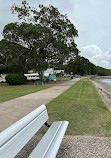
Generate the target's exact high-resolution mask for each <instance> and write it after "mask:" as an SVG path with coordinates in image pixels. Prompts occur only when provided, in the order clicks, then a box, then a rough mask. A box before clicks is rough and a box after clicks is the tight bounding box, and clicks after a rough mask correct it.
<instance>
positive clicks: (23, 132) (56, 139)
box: [0, 105, 68, 158]
mask: <svg viewBox="0 0 111 158" xmlns="http://www.w3.org/2000/svg"><path fill="white" fill-rule="evenodd" d="M47 120H48V113H47V110H46V107H45V105H41V106H40V107H38V108H37V109H36V110H34V111H33V112H31V113H30V114H28V115H27V116H25V117H24V118H22V119H21V120H19V121H18V122H16V123H15V124H13V125H12V126H10V127H9V128H7V129H6V130H4V131H3V132H1V133H0V158H14V157H15V156H16V155H17V153H18V152H19V151H20V150H21V149H22V148H23V147H24V146H25V144H26V143H27V142H28V141H29V140H30V139H31V138H32V137H33V135H34V134H35V133H36V132H37V131H38V130H39V129H40V128H41V127H42V125H43V124H44V123H45V124H46V125H47V126H49V125H48V124H47V122H46V121H47ZM67 126H68V122H67V121H57V122H54V123H53V124H52V125H51V126H50V128H49V129H48V131H47V132H46V133H45V135H44V136H43V138H42V139H41V140H40V142H39V143H38V145H37V146H36V147H35V149H34V150H33V151H32V153H31V154H30V156H29V158H55V157H56V154H57V151H58V149H59V147H60V144H61V141H62V138H63V136H64V134H65V131H66V129H67Z"/></svg>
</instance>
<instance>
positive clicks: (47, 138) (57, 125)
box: [29, 121, 68, 158]
mask: <svg viewBox="0 0 111 158" xmlns="http://www.w3.org/2000/svg"><path fill="white" fill-rule="evenodd" d="M67 126H68V122H67V121H58V122H54V123H53V124H52V125H51V127H50V128H49V130H48V131H47V133H46V134H45V135H44V137H43V138H42V139H41V141H40V142H39V143H38V145H37V147H36V148H35V149H34V150H33V152H32V153H31V155H30V156H29V158H55V157H56V154H57V151H58V149H59V147H60V144H61V141H62V138H63V136H64V134H65V131H66V129H67Z"/></svg>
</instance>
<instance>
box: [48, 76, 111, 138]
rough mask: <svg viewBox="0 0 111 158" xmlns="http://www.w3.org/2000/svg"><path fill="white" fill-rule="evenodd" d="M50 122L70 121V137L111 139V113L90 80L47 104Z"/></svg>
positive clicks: (78, 84)
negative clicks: (105, 137)
mask: <svg viewBox="0 0 111 158" xmlns="http://www.w3.org/2000/svg"><path fill="white" fill-rule="evenodd" d="M47 109H48V113H49V118H50V120H49V122H53V121H58V120H67V121H69V126H68V129H67V133H66V134H69V135H94V136H108V137H111V113H110V112H109V110H108V108H107V107H106V105H105V104H104V103H103V102H102V100H101V98H100V96H99V94H98V92H97V90H96V88H95V87H94V85H93V84H92V83H91V81H90V80H89V79H88V78H84V79H81V80H80V81H79V82H77V83H76V84H75V85H73V86H72V87H71V88H69V89H68V90H67V91H65V92H64V93H63V94H61V95H60V96H59V97H57V98H56V99H54V100H53V101H51V102H50V103H49V104H47Z"/></svg>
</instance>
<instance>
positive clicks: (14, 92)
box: [0, 85, 51, 102]
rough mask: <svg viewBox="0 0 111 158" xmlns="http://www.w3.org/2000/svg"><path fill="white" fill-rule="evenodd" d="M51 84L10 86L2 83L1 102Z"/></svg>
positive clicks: (0, 86)
mask: <svg viewBox="0 0 111 158" xmlns="http://www.w3.org/2000/svg"><path fill="white" fill-rule="evenodd" d="M49 87H51V86H46V85H45V86H27V85H22V86H9V85H0V102H4V101H7V100H10V99H14V98H17V97H20V96H23V95H27V94H30V93H34V92H37V91H41V90H43V89H46V88H49Z"/></svg>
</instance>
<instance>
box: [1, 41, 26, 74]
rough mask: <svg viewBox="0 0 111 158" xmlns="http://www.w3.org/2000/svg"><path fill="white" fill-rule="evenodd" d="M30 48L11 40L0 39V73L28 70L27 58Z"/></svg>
mask: <svg viewBox="0 0 111 158" xmlns="http://www.w3.org/2000/svg"><path fill="white" fill-rule="evenodd" d="M27 55H28V50H27V49H25V48H24V47H22V46H20V45H18V44H15V43H13V42H9V41H7V40H5V39H3V40H1V41H0V73H4V72H5V73H25V72H27V66H26V59H27Z"/></svg>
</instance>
